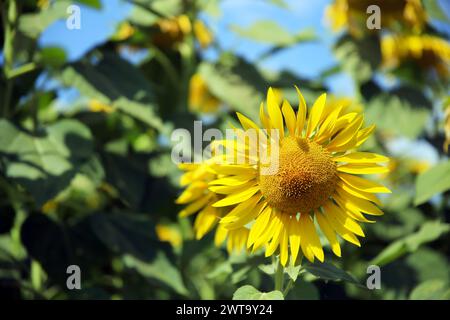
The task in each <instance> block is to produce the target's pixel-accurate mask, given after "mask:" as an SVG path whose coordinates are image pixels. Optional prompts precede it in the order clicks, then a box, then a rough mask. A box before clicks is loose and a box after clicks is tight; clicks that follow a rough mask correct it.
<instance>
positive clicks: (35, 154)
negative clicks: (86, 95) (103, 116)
mask: <svg viewBox="0 0 450 320" xmlns="http://www.w3.org/2000/svg"><path fill="white" fill-rule="evenodd" d="M92 152H93V145H92V137H91V133H90V131H89V129H88V128H87V127H85V126H84V125H83V124H81V123H80V122H78V121H75V120H61V121H58V122H56V123H55V124H53V125H51V126H49V127H48V128H46V130H44V132H43V133H42V134H40V135H32V134H29V133H27V132H25V131H22V130H20V129H19V128H17V127H15V126H14V125H13V124H11V123H10V122H8V121H7V120H0V156H1V157H2V158H3V159H4V160H5V162H6V172H5V174H6V175H7V176H8V177H9V178H11V179H14V180H15V181H17V182H18V183H19V184H21V185H23V186H24V187H25V188H26V189H27V190H28V191H29V192H30V193H31V195H32V196H33V198H34V199H35V201H36V203H37V205H38V206H41V205H42V204H43V203H44V202H46V201H47V200H49V199H51V198H53V197H54V196H55V195H56V194H58V193H59V192H60V191H61V190H63V189H64V188H65V187H66V186H67V185H68V184H69V183H70V181H71V179H72V178H73V176H74V175H75V173H76V172H77V170H78V169H79V167H80V166H81V165H82V164H83V163H84V162H85V161H87V159H88V158H89V157H90V156H91V154H92Z"/></svg>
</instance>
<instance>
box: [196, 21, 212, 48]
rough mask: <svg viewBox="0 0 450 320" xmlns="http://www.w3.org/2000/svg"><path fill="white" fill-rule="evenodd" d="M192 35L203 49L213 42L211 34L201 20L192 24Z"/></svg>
mask: <svg viewBox="0 0 450 320" xmlns="http://www.w3.org/2000/svg"><path fill="white" fill-rule="evenodd" d="M194 35H195V38H196V39H197V41H198V43H199V44H200V47H202V48H203V49H205V48H207V47H208V46H209V45H210V44H211V43H212V42H213V41H214V36H213V34H212V33H211V31H210V30H209V29H208V28H207V27H206V25H205V24H204V23H203V21H201V20H196V21H195V22H194Z"/></svg>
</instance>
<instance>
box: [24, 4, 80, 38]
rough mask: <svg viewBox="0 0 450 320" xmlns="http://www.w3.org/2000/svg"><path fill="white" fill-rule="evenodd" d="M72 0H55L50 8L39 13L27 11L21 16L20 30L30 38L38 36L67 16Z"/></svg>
mask: <svg viewBox="0 0 450 320" xmlns="http://www.w3.org/2000/svg"><path fill="white" fill-rule="evenodd" d="M71 4H72V1H68V0H60V1H54V2H52V4H51V5H50V6H49V8H48V9H45V10H42V11H39V12H38V13H26V14H23V15H21V16H20V18H19V30H20V31H21V32H22V33H24V34H25V35H27V36H28V37H30V38H37V37H38V36H39V35H40V34H41V33H42V32H43V31H44V30H45V29H47V27H48V26H50V25H51V24H52V23H53V22H55V21H57V20H60V19H63V18H65V17H66V16H67V7H68V6H70V5H71Z"/></svg>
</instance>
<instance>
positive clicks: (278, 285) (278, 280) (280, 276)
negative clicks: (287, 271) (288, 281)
mask: <svg viewBox="0 0 450 320" xmlns="http://www.w3.org/2000/svg"><path fill="white" fill-rule="evenodd" d="M283 281H284V267H283V266H282V265H281V262H280V261H279V260H278V263H277V268H276V270H275V290H278V291H281V292H283Z"/></svg>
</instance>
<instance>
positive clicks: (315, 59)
mask: <svg viewBox="0 0 450 320" xmlns="http://www.w3.org/2000/svg"><path fill="white" fill-rule="evenodd" d="M102 2H103V8H102V10H94V9H91V8H88V7H82V9H81V29H80V30H69V29H67V28H66V26H65V21H58V22H56V23H54V24H53V25H51V26H50V27H49V28H48V29H47V30H46V31H45V32H44V33H43V34H42V35H41V38H40V40H39V43H40V45H41V46H44V47H45V46H53V45H57V46H61V47H63V48H64V49H65V50H66V52H67V54H68V57H69V59H70V60H76V59H78V58H80V57H82V56H83V54H84V53H85V52H86V51H88V50H89V49H90V48H92V47H93V46H94V45H95V44H98V43H101V42H102V41H104V40H105V39H107V37H108V36H109V35H111V34H112V33H113V32H114V30H115V26H116V24H117V23H118V22H120V21H121V20H123V19H124V17H126V16H127V15H129V14H130V12H131V6H130V5H129V4H128V3H126V2H124V1H121V0H108V1H105V0H103V1H102ZM285 2H286V3H287V5H288V8H287V9H285V8H280V7H277V6H274V5H272V4H269V3H268V2H267V1H263V0H225V1H223V2H222V3H221V11H222V15H221V16H220V17H219V18H218V19H213V18H210V17H205V20H206V22H207V24H208V25H209V27H210V28H211V29H213V31H214V32H215V34H216V37H217V38H218V41H219V42H220V44H221V46H222V47H224V48H227V49H232V50H234V51H235V52H237V53H239V54H240V55H242V56H244V57H246V58H247V59H250V60H253V59H255V58H256V57H258V56H259V54H261V53H262V52H264V51H265V49H266V48H267V46H266V45H263V44H259V43H255V42H253V41H250V40H246V39H242V38H240V37H238V36H236V35H235V34H234V33H233V32H232V31H230V30H229V26H230V25H239V26H242V27H246V26H249V25H250V24H252V23H253V22H255V21H258V20H263V19H266V20H267V19H269V20H275V21H276V22H278V23H279V24H280V25H281V26H282V27H284V28H285V29H286V30H289V31H291V32H292V33H297V32H299V31H301V30H304V29H306V28H313V29H314V30H315V32H316V33H317V35H318V38H319V39H320V41H317V42H313V43H307V44H301V45H298V46H295V47H293V48H290V49H288V50H284V51H282V52H281V53H279V54H277V55H274V56H273V57H270V58H269V59H266V60H265V61H264V62H263V63H262V66H263V67H265V68H267V69H270V70H280V69H287V70H289V71H291V72H294V73H297V74H299V75H301V76H304V77H310V78H312V77H315V76H317V75H318V74H319V73H320V72H321V71H323V70H324V69H326V68H327V67H330V66H332V65H334V61H335V59H334V57H333V55H332V52H331V50H330V48H331V45H332V43H333V36H334V35H333V34H331V32H330V31H329V29H328V28H327V27H326V25H325V22H324V19H323V11H324V8H325V6H326V5H327V4H328V3H329V2H330V1H329V0H315V1H298V0H286V1H285ZM328 84H329V85H330V86H331V89H332V91H334V92H336V93H339V94H341V95H351V94H352V92H353V87H352V82H351V79H350V78H348V77H347V76H346V75H342V74H341V75H339V76H337V77H334V78H331V79H330V80H329V83H328Z"/></svg>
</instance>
